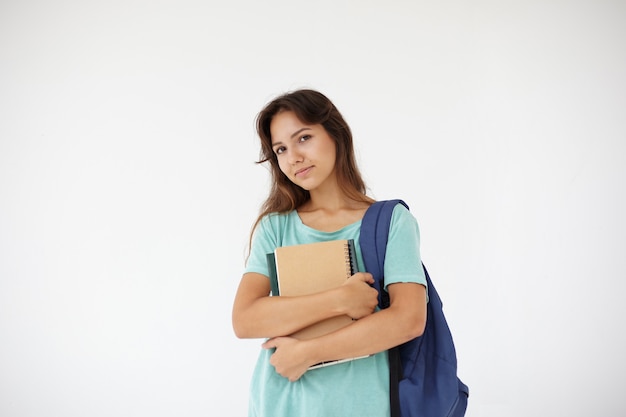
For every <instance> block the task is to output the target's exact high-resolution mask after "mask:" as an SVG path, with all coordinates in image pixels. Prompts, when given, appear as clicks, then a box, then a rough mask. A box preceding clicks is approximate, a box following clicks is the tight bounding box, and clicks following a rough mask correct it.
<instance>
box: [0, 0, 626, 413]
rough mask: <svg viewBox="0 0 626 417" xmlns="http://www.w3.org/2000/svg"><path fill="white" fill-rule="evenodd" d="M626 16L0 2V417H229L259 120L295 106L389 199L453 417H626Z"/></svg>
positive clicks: (494, 4) (512, 7) (238, 403)
mask: <svg viewBox="0 0 626 417" xmlns="http://www.w3.org/2000/svg"><path fill="white" fill-rule="evenodd" d="M624 39H626V6H625V4H624V2H621V1H596V0H593V1H592V0H588V1H570V2H566V1H560V2H557V1H535V0H533V1H522V0H519V1H513V0H511V1H505V2H501V1H499V2H498V1H481V2H465V1H459V0H457V1H443V2H423V1H421V2H409V1H400V0H393V1H387V2H384V3H383V2H380V3H379V2H373V1H358V2H357V1H352V2H345V1H336V0H335V1H329V0H323V1H318V2H302V1H276V0H272V1H265V2H258V1H253V0H248V1H238V2H235V1H233V2H211V1H198V0H182V1H180V0H179V1H176V2H174V1H169V0H164V1H157V2H154V1H146V0H130V1H115V0H114V1H107V2H102V1H99V2H96V1H90V2H88V1H56V2H44V1H39V2H37V1H31V2H18V1H3V2H2V3H1V4H0V115H1V116H0V117H1V121H0V415H2V416H3V417H23V416H29V417H30V416H37V417H39V416H42V417H43V416H46V417H56V416H59V417H61V416H62V417H82V416H90V417H98V416H107V417H108V416H116V417H122V416H153V417H159V416H186V417H192V416H215V415H220V416H243V415H245V410H246V400H247V384H248V380H249V376H250V374H251V372H252V366H253V363H254V361H255V359H256V355H257V351H258V349H259V345H260V343H261V341H260V340H252V341H241V340H238V339H236V338H235V337H234V335H233V333H232V330H231V325H230V309H231V303H232V298H233V295H234V291H235V289H236V285H237V283H238V280H239V278H240V275H241V272H242V268H243V260H244V259H243V256H244V249H245V245H246V241H247V233H248V231H249V227H250V225H251V223H252V221H253V220H254V218H255V215H256V212H257V208H258V205H259V203H260V202H261V200H262V198H263V197H264V196H265V192H266V186H267V177H266V171H265V170H264V168H262V167H259V166H256V165H255V164H254V161H255V158H256V157H257V153H258V146H257V139H256V137H255V133H254V127H253V122H254V117H255V115H256V112H257V111H258V110H259V109H260V108H261V107H262V105H263V104H265V103H266V101H268V100H269V99H270V98H272V97H274V96H275V95H276V94H278V93H282V92H284V91H287V90H289V89H293V88H297V87H313V88H317V89H319V90H321V91H323V92H324V93H326V94H327V95H328V96H329V97H330V98H331V99H332V100H333V101H334V102H335V103H336V104H337V106H338V107H339V109H340V110H341V111H342V112H343V113H344V115H345V117H346V118H347V120H348V121H349V123H350V124H351V126H352V128H353V130H354V134H355V137H356V141H357V151H358V156H359V160H360V163H361V168H362V171H363V174H364V175H365V178H366V180H367V181H368V184H369V186H370V188H371V189H372V194H373V195H374V196H376V197H378V198H381V199H382V198H392V197H401V198H404V199H405V200H406V201H407V202H408V203H409V204H410V205H411V208H412V211H413V212H414V214H415V215H416V217H417V218H418V220H419V222H420V225H421V229H422V250H423V256H424V260H425V262H426V264H427V266H428V267H429V270H430V272H431V275H432V276H433V279H434V280H435V282H436V283H437V287H438V290H439V292H440V293H441V295H442V297H443V299H444V302H445V311H446V314H447V316H448V320H449V322H450V325H451V327H452V330H453V332H454V336H455V341H456V345H457V350H458V357H459V374H460V375H461V377H462V379H463V380H464V381H465V382H467V383H468V384H469V385H470V389H471V397H470V406H469V409H468V412H467V416H468V417H502V416H511V417H517V416H529V415H533V416H553V415H564V416H565V415H567V416H580V417H583V416H603V417H618V416H623V415H625V414H626V406H625V405H624V403H623V400H622V399H621V391H622V388H621V382H622V381H623V375H624V372H625V371H626V359H624V355H623V352H624V351H626V337H625V331H624V324H623V320H624V315H625V314H626V307H625V306H624V304H625V303H624V302H623V300H622V299H623V295H622V293H623V289H624V288H625V286H624V284H623V283H622V281H623V280H624V279H625V278H626V260H625V259H626V257H625V256H624V255H623V253H622V252H623V250H624V248H626V238H625V236H626V221H625V220H624V213H625V212H626V203H625V201H624V197H625V190H626V165H625V163H626V117H625V116H626V114H625V113H626V81H625V80H626V45H625V44H626V42H625V41H624Z"/></svg>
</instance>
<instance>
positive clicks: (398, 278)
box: [384, 204, 426, 289]
mask: <svg viewBox="0 0 626 417" xmlns="http://www.w3.org/2000/svg"><path fill="white" fill-rule="evenodd" d="M384 268H385V289H386V288H387V286H388V285H389V284H393V283H398V282H415V283H418V284H422V285H424V286H426V276H425V274H424V269H423V267H422V258H421V256H420V232H419V226H418V224H417V220H416V219H415V217H414V216H413V214H412V213H411V212H410V211H409V210H408V209H407V208H406V207H404V206H403V205H402V204H398V205H396V206H395V208H394V210H393V214H392V217H391V225H390V228H389V238H388V241H387V252H386V255H385V266H384Z"/></svg>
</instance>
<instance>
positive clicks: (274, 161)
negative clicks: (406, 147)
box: [232, 90, 426, 417]
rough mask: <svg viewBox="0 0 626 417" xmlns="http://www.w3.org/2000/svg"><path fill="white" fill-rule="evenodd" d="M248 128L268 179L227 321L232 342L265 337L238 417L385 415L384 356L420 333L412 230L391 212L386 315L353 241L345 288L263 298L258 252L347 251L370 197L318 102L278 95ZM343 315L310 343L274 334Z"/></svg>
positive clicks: (265, 286) (343, 132) (344, 127)
mask: <svg viewBox="0 0 626 417" xmlns="http://www.w3.org/2000/svg"><path fill="white" fill-rule="evenodd" d="M257 131H258V134H259V136H260V139H261V160H260V161H259V162H260V163H265V162H268V163H269V164H270V167H271V174H272V179H273V182H272V187H271V190H270V193H269V197H268V198H267V200H266V201H265V203H264V205H263V207H262V210H261V214H260V216H259V218H258V219H257V221H256V223H255V224H254V228H253V234H252V236H251V247H250V254H249V258H248V261H247V265H246V267H245V273H244V274H243V277H242V279H241V282H240V284H239V288H238V290H237V294H236V296H235V300H234V305H233V316H232V317H233V328H234V331H235V334H236V335H237V337H240V338H265V339H267V340H266V341H265V343H263V345H262V349H261V353H260V356H259V358H258V362H257V365H256V368H255V370H254V374H253V377H252V383H251V387H250V388H251V390H250V402H249V417H281V416H285V417H295V416H299V417H300V416H306V417H316V416H319V417H333V416H340V417H346V416H358V417H367V416H372V417H374V416H375V417H384V416H389V414H390V410H389V363H388V357H387V354H386V350H387V349H389V348H391V347H393V346H396V345H399V344H401V343H403V342H406V341H408V340H410V339H412V338H414V337H416V336H419V335H420V334H422V332H423V330H424V324H425V320H426V288H425V285H426V280H425V277H424V275H423V271H422V268H421V260H420V256H419V230H418V225H417V222H416V220H415V218H414V217H413V216H412V214H411V213H410V212H409V211H408V210H407V209H406V208H404V207H402V206H401V205H398V206H397V207H396V208H395V209H394V213H393V218H392V224H391V230H390V234H389V242H388V245H387V254H386V261H385V283H386V291H388V293H389V297H390V301H391V305H390V307H389V308H387V309H384V310H380V311H378V310H377V309H376V304H377V292H376V290H375V289H373V288H372V287H371V286H370V284H371V283H372V282H373V279H372V276H371V275H370V274H368V273H367V272H365V270H364V267H363V265H364V263H363V259H362V256H361V253H360V250H359V247H358V244H357V245H355V246H356V249H357V264H358V270H359V271H362V272H357V273H356V274H354V275H353V276H352V277H351V278H350V279H348V280H347V281H346V283H345V285H343V286H341V287H339V288H337V289H334V290H330V291H326V292H323V293H318V294H314V295H307V296H299V297H272V296H270V281H269V278H268V276H269V272H268V266H267V260H266V254H267V253H270V252H273V251H274V249H275V248H276V247H279V246H286V245H295V244H302V243H311V242H318V241H326V240H335V239H354V241H355V243H356V242H358V237H359V231H360V225H361V219H362V217H363V214H364V213H365V211H366V210H367V208H368V207H369V205H370V204H371V203H372V202H373V201H374V200H372V199H371V198H370V197H368V196H367V195H366V187H365V184H364V182H363V180H362V178H361V175H360V172H359V170H358V168H357V165H356V161H355V157H354V149H353V144H352V134H351V131H350V128H349V126H348V124H347V123H346V122H345V120H344V119H343V117H342V115H341V114H340V113H339V111H338V110H337V108H336V107H335V106H334V105H333V103H332V102H331V101H330V100H329V99H328V98H327V97H326V96H324V95H323V94H321V93H319V92H317V91H313V90H297V91H293V92H290V93H287V94H284V95H281V96H279V97H277V98H276V99H274V100H273V101H271V102H270V103H268V104H267V105H266V106H265V108H264V109H263V110H262V111H261V112H260V113H259V115H258V117H257ZM343 314H347V315H349V316H351V317H352V318H354V319H357V320H355V321H354V323H353V324H351V325H349V326H347V327H344V328H343V329H341V330H338V331H335V332H333V333H330V334H327V335H324V336H321V337H318V338H315V339H310V340H304V341H302V340H296V339H294V338H290V337H288V336H285V335H289V334H292V333H294V332H295V331H297V330H299V329H302V328H304V327H306V326H308V325H311V324H313V323H315V322H318V321H320V320H323V319H326V318H329V317H333V316H337V315H343ZM367 355H371V356H369V357H367V358H365V359H357V360H354V361H347V362H344V363H341V364H337V365H332V366H327V367H322V368H317V369H311V370H308V368H309V367H310V366H311V365H314V364H316V363H320V362H325V361H329V360H334V359H338V358H353V357H360V356H367Z"/></svg>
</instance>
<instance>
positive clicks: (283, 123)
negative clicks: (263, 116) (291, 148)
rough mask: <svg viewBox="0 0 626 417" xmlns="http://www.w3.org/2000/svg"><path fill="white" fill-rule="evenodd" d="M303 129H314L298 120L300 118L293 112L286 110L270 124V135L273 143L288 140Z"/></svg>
mask: <svg viewBox="0 0 626 417" xmlns="http://www.w3.org/2000/svg"><path fill="white" fill-rule="evenodd" d="M303 128H311V129H312V128H314V126H312V125H308V124H306V123H304V122H303V121H301V120H300V119H298V116H296V114H295V113H294V112H293V111H291V110H284V111H281V112H279V113H276V115H275V116H274V117H273V118H272V121H271V122H270V134H271V136H272V142H276V141H283V140H288V139H289V138H290V137H291V135H293V134H294V133H296V132H298V131H299V130H301V129H303Z"/></svg>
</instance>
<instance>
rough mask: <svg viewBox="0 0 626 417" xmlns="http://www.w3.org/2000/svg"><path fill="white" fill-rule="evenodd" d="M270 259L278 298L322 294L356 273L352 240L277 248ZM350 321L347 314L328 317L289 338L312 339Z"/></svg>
mask: <svg viewBox="0 0 626 417" xmlns="http://www.w3.org/2000/svg"><path fill="white" fill-rule="evenodd" d="M274 259H275V266H276V279H277V281H278V293H279V294H280V295H281V296H298V295H306V294H314V293H317V292H322V291H326V290H329V289H332V288H335V287H338V286H340V285H342V284H343V283H344V282H345V281H346V279H348V278H349V277H350V276H352V274H354V273H355V272H356V256H355V251H354V241H353V240H352V239H346V240H331V241H326V242H316V243H307V244H302V245H292V246H283V247H279V248H276V250H275V251H274ZM352 321H353V320H352V318H350V317H349V316H347V315H344V316H336V317H331V318H330V319H327V320H323V321H321V322H318V323H315V324H313V325H311V326H309V327H306V328H304V329H302V330H300V331H298V332H296V333H294V334H293V335H291V336H292V337H295V338H297V339H300V340H306V339H312V338H314V337H318V336H321V335H324V334H327V333H330V332H333V331H335V330H337V329H340V328H342V327H345V326H347V325H349V324H351V323H352Z"/></svg>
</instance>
